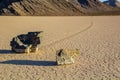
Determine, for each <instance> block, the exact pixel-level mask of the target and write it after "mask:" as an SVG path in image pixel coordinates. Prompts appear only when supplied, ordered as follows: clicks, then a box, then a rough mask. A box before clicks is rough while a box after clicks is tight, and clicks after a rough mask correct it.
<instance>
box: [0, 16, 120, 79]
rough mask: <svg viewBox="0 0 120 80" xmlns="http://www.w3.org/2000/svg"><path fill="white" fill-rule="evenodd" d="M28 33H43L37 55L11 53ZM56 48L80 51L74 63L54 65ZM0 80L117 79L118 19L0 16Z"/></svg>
mask: <svg viewBox="0 0 120 80" xmlns="http://www.w3.org/2000/svg"><path fill="white" fill-rule="evenodd" d="M29 31H44V33H43V37H42V43H41V45H40V46H39V52H37V54H35V53H31V54H24V53H22V54H16V53H13V52H11V49H10V41H11V39H12V38H13V37H15V36H16V35H19V34H26V33H27V32H29ZM59 49H79V50H80V54H79V55H78V57H77V58H76V63H75V64H72V65H64V66H57V65H56V50H59ZM0 80H120V16H107V17H105V16H99V17H96V16H94V17H91V16H89V17H0Z"/></svg>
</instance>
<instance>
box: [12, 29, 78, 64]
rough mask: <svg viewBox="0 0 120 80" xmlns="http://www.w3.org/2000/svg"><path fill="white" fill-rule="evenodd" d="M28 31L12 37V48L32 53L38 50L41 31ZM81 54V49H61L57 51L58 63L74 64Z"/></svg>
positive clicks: (19, 51)
mask: <svg viewBox="0 0 120 80" xmlns="http://www.w3.org/2000/svg"><path fill="white" fill-rule="evenodd" d="M42 32H43V31H39V32H28V33H27V34H21V35H18V36H16V37H14V38H13V39H12V41H11V42H10V45H11V49H12V51H14V52H17V53H30V52H37V51H38V45H39V44H40V43H41V33H42ZM78 54H79V50H78V49H75V50H71V49H60V50H58V51H57V53H56V62H57V65H65V64H72V63H74V62H75V57H76V56H77V55H78Z"/></svg>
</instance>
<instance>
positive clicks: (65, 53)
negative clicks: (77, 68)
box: [56, 49, 79, 65]
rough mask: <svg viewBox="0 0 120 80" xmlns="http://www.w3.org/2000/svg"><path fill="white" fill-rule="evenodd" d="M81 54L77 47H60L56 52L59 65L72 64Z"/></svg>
mask: <svg viewBox="0 0 120 80" xmlns="http://www.w3.org/2000/svg"><path fill="white" fill-rule="evenodd" d="M78 54H79V50H78V49H75V50H72V49H65V50H63V49H60V50H58V51H57V54H56V61H57V65H64V64H72V63H74V62H75V57H76V56H77V55H78Z"/></svg>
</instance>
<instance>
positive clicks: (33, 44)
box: [10, 32, 41, 53]
mask: <svg viewBox="0 0 120 80" xmlns="http://www.w3.org/2000/svg"><path fill="white" fill-rule="evenodd" d="M40 33H41V32H28V34H21V35H18V36H17V37H14V38H13V39H12V41H11V42H10V46H11V48H12V51H14V52H18V53H24V52H25V53H30V52H37V51H38V48H37V46H38V44H40V36H39V34H40Z"/></svg>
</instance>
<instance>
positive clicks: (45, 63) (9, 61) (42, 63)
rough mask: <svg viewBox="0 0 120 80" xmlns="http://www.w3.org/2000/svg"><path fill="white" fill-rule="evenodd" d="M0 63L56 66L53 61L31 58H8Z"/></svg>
mask: <svg viewBox="0 0 120 80" xmlns="http://www.w3.org/2000/svg"><path fill="white" fill-rule="evenodd" d="M0 64H13V65H32V66H56V62H55V61H32V60H8V61H4V62H0Z"/></svg>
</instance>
